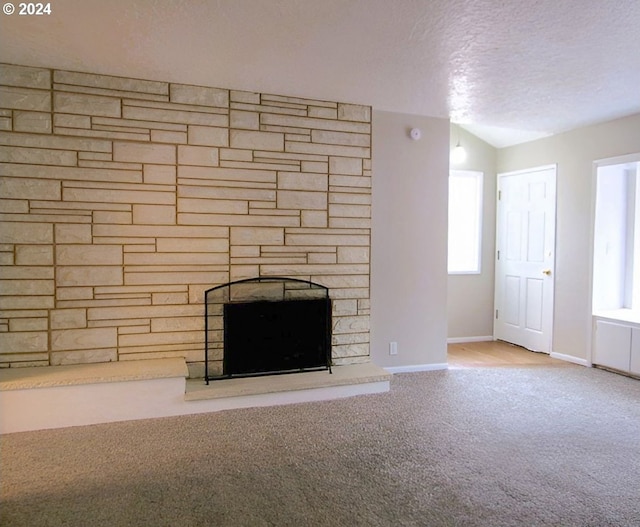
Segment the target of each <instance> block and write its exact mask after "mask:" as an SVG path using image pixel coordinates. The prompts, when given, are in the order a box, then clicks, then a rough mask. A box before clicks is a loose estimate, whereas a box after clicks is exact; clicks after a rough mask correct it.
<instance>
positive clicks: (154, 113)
mask: <svg viewBox="0 0 640 527" xmlns="http://www.w3.org/2000/svg"><path fill="white" fill-rule="evenodd" d="M370 134H371V108H370V107H368V106H362V105H357V104H343V103H339V102H332V101H319V100H309V99H303V98H299V97H288V96H285V95H274V94H260V93H255V92H247V91H237V90H228V89H225V88H219V87H207V86H190V85H184V84H178V83H169V82H159V81H150V80H141V79H129V78H122V77H111V76H106V75H97V74H93V73H90V72H68V71H58V70H50V69H47V68H32V67H26V66H19V65H0V213H1V214H0V219H1V220H2V223H1V224H0V310H1V311H0V367H19V366H23V367H32V366H37V365H47V364H49V365H51V364H74V363H89V362H105V361H117V360H140V359H145V358H161V357H184V358H185V359H186V360H187V362H188V363H189V370H190V371H191V372H192V373H199V374H202V372H203V371H204V340H205V335H204V317H203V314H204V305H203V301H204V291H205V290H206V289H208V288H211V287H214V286H217V285H221V284H223V283H226V282H228V281H230V280H236V279H242V278H253V277H256V276H260V275H262V276H275V275H282V276H290V277H293V278H301V279H305V280H312V281H314V282H317V283H320V284H322V285H325V286H327V287H329V291H330V296H331V298H332V299H333V324H334V334H333V338H332V357H333V362H334V364H349V363H357V362H365V361H367V360H368V356H369V309H370V306H369V281H370V278H369V273H370V265H369V263H370V243H371V236H370V228H371V225H370V223H371V219H370V218H371V159H370V157H371V136H370ZM214 329H216V331H221V330H222V328H221V327H220V328H214ZM221 354H222V350H220V351H219V352H218V353H217V356H214V357H212V358H211V360H212V362H211V364H210V366H211V368H212V369H213V370H218V369H220V368H221V362H220V361H221V359H222V355H221Z"/></svg>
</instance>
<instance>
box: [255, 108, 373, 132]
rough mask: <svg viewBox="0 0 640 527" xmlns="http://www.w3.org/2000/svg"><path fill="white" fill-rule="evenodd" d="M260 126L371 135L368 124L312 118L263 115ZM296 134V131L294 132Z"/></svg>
mask: <svg viewBox="0 0 640 527" xmlns="http://www.w3.org/2000/svg"><path fill="white" fill-rule="evenodd" d="M260 124H261V125H267V126H284V127H291V128H306V129H308V130H332V131H335V132H354V133H359V134H368V133H371V125H370V124H368V123H360V122H349V121H346V120H343V121H333V120H331V119H315V118H311V117H296V116H292V115H278V114H271V113H263V114H261V115H260ZM293 133H295V131H293Z"/></svg>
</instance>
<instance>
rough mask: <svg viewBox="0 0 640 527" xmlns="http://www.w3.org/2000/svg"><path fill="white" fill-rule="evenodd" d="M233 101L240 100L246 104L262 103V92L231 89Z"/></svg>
mask: <svg viewBox="0 0 640 527" xmlns="http://www.w3.org/2000/svg"><path fill="white" fill-rule="evenodd" d="M230 100H231V102H239V103H246V104H260V94H259V93H255V92H249V91H238V90H231V92H230Z"/></svg>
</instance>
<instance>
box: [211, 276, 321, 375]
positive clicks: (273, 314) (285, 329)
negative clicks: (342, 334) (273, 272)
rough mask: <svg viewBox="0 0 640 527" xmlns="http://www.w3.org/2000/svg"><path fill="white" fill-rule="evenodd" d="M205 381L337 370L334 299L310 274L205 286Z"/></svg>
mask: <svg viewBox="0 0 640 527" xmlns="http://www.w3.org/2000/svg"><path fill="white" fill-rule="evenodd" d="M205 308H206V312H205V332H206V338H205V381H206V382H207V384H208V383H209V381H210V380H216V379H225V378H230V377H247V376H257V375H273V374H280V373H293V372H300V371H314V370H329V371H331V299H330V298H329V291H328V289H327V288H326V287H324V286H322V285H320V284H316V283H313V282H310V281H307V280H299V279H293V278H280V277H259V278H251V279H247V280H238V281H236V282H230V283H228V284H224V285H222V286H218V287H214V288H211V289H208V290H207V291H205Z"/></svg>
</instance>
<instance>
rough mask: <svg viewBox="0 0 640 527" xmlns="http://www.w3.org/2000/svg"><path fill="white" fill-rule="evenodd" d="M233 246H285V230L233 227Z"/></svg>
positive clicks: (231, 238) (231, 237) (231, 236)
mask: <svg viewBox="0 0 640 527" xmlns="http://www.w3.org/2000/svg"><path fill="white" fill-rule="evenodd" d="M230 240H231V245H232V246H234V245H284V229H281V228H269V227H231V235H230Z"/></svg>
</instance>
